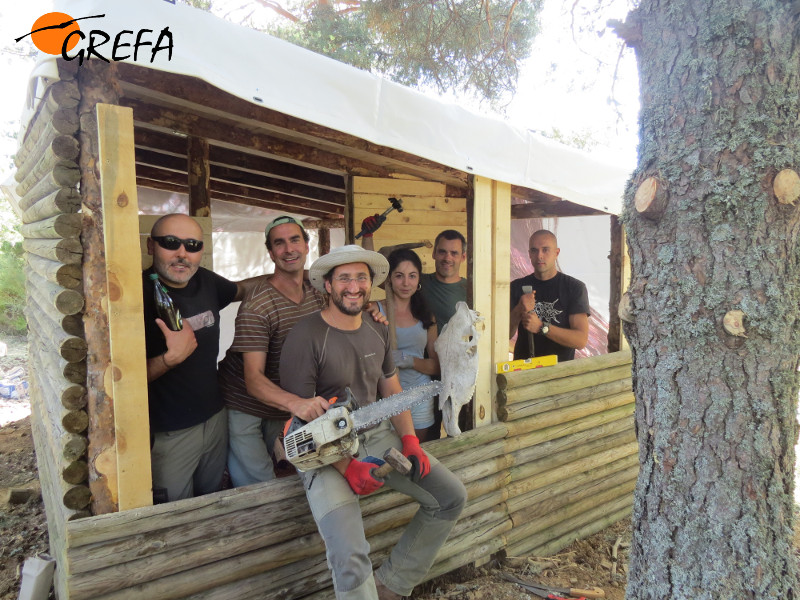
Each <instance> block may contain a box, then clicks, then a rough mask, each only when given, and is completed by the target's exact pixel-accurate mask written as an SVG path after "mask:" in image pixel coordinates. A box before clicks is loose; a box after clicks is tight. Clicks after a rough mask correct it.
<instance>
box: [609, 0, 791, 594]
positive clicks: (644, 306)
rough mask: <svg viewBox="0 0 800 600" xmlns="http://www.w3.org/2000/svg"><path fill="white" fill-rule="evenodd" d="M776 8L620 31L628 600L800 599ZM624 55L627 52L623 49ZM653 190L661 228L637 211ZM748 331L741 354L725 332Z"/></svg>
mask: <svg viewBox="0 0 800 600" xmlns="http://www.w3.org/2000/svg"><path fill="white" fill-rule="evenodd" d="M793 4H794V5H795V6H796V5H797V3H796V2H795V3H791V2H780V1H778V0H718V1H716V2H708V1H706V2H696V1H690V0H670V1H668V2H667V1H666V0H642V2H641V3H640V5H639V6H638V8H637V9H635V10H634V11H633V12H632V13H631V14H630V15H629V18H628V24H631V25H632V26H636V27H638V28H639V30H640V31H641V37H640V38H639V39H636V40H634V41H633V42H632V45H633V46H634V48H635V50H636V54H637V59H638V61H639V72H640V79H641V101H642V108H641V116H640V140H641V141H640V149H639V152H640V157H639V166H638V170H637V172H636V173H635V174H634V177H633V178H632V180H631V183H630V185H629V189H628V190H627V193H626V202H625V213H624V215H623V220H624V223H625V226H626V230H627V232H628V234H629V238H628V243H629V250H630V255H631V263H632V281H631V287H630V291H629V294H630V296H629V297H630V300H631V318H632V319H633V321H632V322H630V323H625V325H624V326H625V333H626V336H627V338H628V339H629V341H630V344H631V348H632V351H633V376H634V391H635V394H636V399H637V408H636V428H637V437H638V442H639V456H640V476H639V480H638V483H637V488H636V499H635V506H634V515H633V523H634V537H633V545H632V548H631V561H630V575H629V583H628V590H627V598H629V599H631V600H636V599H653V600H655V599H658V600H664V599H669V598H675V599H678V598H681V599H684V598H693V599H697V600H704V599H705V600H711V599H712V598H713V599H715V600H724V599H731V600H733V599H735V600H745V599H754V598H797V597H798V592H799V591H800V589H799V588H798V576H797V572H798V570H797V566H798V565H797V559H796V557H795V555H794V552H793V545H792V538H791V533H792V525H793V516H792V509H793V504H794V502H793V492H794V481H793V472H792V470H793V465H794V458H795V457H794V443H795V441H796V439H797V424H796V412H797V394H798V377H797V366H798V341H799V338H800V329H798V326H797V325H798V316H800V310H799V308H798V307H800V286H798V284H797V282H798V281H800V245H798V235H800V212H798V209H797V208H795V207H794V206H793V205H791V204H781V203H780V202H779V201H778V199H777V198H776V197H775V194H774V192H773V189H772V185H773V181H774V179H775V176H776V174H777V173H779V172H780V171H781V170H783V169H787V168H791V169H794V170H797V168H798V166H800V122H799V121H798V119H797V115H798V113H800V100H798V93H797V90H798V85H799V83H798V82H799V81H800V37H798V35H797V27H798V15H797V14H796V13H797V10H796V8H795V9H793V8H792V5H793ZM629 43H631V42H630V41H629ZM656 176H657V177H658V178H659V180H660V181H663V182H664V183H665V185H666V187H667V189H668V190H669V198H668V201H667V203H666V206H665V207H664V212H663V214H662V215H661V217H660V219H659V220H658V221H653V220H650V219H647V218H644V217H643V216H642V215H641V214H638V213H637V211H636V209H635V206H634V195H635V192H636V183H637V182H641V181H643V180H644V179H645V178H647V177H656ZM732 310H741V311H743V313H744V322H743V326H744V329H745V336H746V337H743V336H733V335H730V334H729V333H726V331H725V330H724V329H723V326H722V321H723V317H724V316H725V314H726V313H728V312H729V311H732Z"/></svg>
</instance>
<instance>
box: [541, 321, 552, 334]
mask: <svg viewBox="0 0 800 600" xmlns="http://www.w3.org/2000/svg"><path fill="white" fill-rule="evenodd" d="M548 331H550V324H549V323H542V328H541V329H540V330H539V333H540V334H541V335H547V332H548Z"/></svg>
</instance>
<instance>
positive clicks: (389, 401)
mask: <svg viewBox="0 0 800 600" xmlns="http://www.w3.org/2000/svg"><path fill="white" fill-rule="evenodd" d="M441 391H442V382H441V381H431V382H430V383H424V384H422V385H417V386H414V387H410V388H408V389H407V390H403V391H402V392H399V393H397V394H392V395H391V396H389V397H388V398H381V399H380V400H378V401H377V402H373V403H372V404H369V405H367V406H365V407H363V408H359V409H356V410H354V411H353V412H352V413H350V417H351V418H352V419H353V429H355V430H356V431H363V430H364V429H367V428H368V427H373V426H374V425H377V424H378V423H380V422H381V421H385V420H386V419H388V418H389V417H393V416H395V415H399V414H400V413H401V412H404V411H406V410H409V409H410V408H412V407H413V406H415V405H417V404H419V403H420V402H422V401H424V400H427V399H428V398H432V397H433V396H435V395H436V394H438V393H440V392H441Z"/></svg>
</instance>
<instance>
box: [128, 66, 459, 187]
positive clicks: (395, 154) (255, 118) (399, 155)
mask: <svg viewBox="0 0 800 600" xmlns="http://www.w3.org/2000/svg"><path fill="white" fill-rule="evenodd" d="M120 72H121V73H123V78H124V79H125V81H126V82H128V83H126V89H128V88H134V90H135V92H136V93H147V91H150V93H151V94H153V93H155V95H157V96H159V97H160V99H164V100H167V99H168V100H170V101H172V102H175V103H176V104H180V105H182V107H183V110H186V111H187V112H191V113H194V114H205V115H209V117H210V118H221V117H227V118H230V116H231V115H235V116H236V117H237V118H238V120H240V121H243V126H245V127H250V128H253V127H259V128H263V129H269V130H271V131H273V132H275V133H278V134H282V135H283V136H286V137H291V138H293V139H294V138H298V137H300V138H304V139H306V140H308V141H312V140H314V141H315V145H316V146H317V147H326V148H327V149H328V150H330V151H332V152H336V153H342V154H348V149H349V152H350V156H353V157H356V156H357V154H358V155H363V154H364V153H368V154H371V155H374V156H375V159H374V160H375V164H382V165H385V167H386V168H387V169H388V170H390V171H393V172H395V171H398V170H399V171H401V172H407V173H411V174H416V175H418V176H420V177H425V178H433V179H437V180H440V181H446V182H447V183H452V184H454V185H463V186H466V183H467V174H466V173H465V172H463V171H460V170H458V169H453V168H451V167H446V166H444V165H441V164H439V163H436V162H433V161H431V160H428V159H425V158H421V157H419V156H415V155H413V154H409V153H407V152H403V151H401V150H396V149H394V148H389V147H387V146H380V145H378V144H374V143H372V142H369V141H367V140H364V139H361V138H358V137H355V136H352V135H349V134H346V133H343V132H341V131H337V130H335V129H330V128H328V127H324V126H322V125H318V124H316V123H312V122H310V121H304V120H302V119H298V118H296V117H292V116H290V115H287V114H284V113H280V112H278V111H275V110H272V109H269V108H266V107H261V106H258V105H257V104H255V103H253V102H248V101H245V100H242V99H241V98H238V97H236V96H233V95H231V94H228V93H226V92H223V91H222V90H220V89H218V88H215V87H214V86H212V85H211V84H209V83H206V82H204V81H202V80H200V79H195V78H192V77H186V76H183V75H175V74H167V73H163V72H157V71H154V70H152V69H146V68H143V67H139V66H136V65H133V64H129V63H125V64H121V65H120ZM130 84H132V85H130ZM136 88H139V89H136ZM141 88H145V89H141ZM165 97H168V98H165ZM188 99H191V100H188ZM354 150H355V151H354ZM357 162H361V161H360V160H359V161H357ZM345 171H346V172H351V173H352V174H356V175H369V173H357V172H355V171H351V170H349V169H345ZM373 175H374V176H378V177H382V176H385V174H384V175H380V174H378V173H373Z"/></svg>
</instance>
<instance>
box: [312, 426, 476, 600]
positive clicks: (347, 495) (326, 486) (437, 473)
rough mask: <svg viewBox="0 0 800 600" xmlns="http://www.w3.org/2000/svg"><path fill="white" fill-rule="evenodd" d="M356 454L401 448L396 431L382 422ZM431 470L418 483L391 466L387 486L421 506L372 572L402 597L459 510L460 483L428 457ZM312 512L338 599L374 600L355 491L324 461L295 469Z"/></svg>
mask: <svg viewBox="0 0 800 600" xmlns="http://www.w3.org/2000/svg"><path fill="white" fill-rule="evenodd" d="M359 442H360V444H359V451H358V455H359V457H360V458H362V459H363V458H365V457H367V456H375V457H382V456H383V453H384V452H385V451H386V450H387V449H389V448H391V447H394V448H397V449H402V446H403V444H402V442H401V441H400V438H399V437H398V436H397V434H396V433H395V432H394V430H392V429H391V428H390V426H389V423H388V421H384V422H383V423H382V424H381V425H379V426H378V427H377V428H375V429H373V430H370V431H368V432H366V433H365V434H362V435H361V436H359ZM428 456H429V458H430V461H431V472H430V473H429V474H428V475H427V476H426V477H424V478H423V479H422V480H420V481H419V482H418V483H414V482H412V481H411V480H410V479H409V478H408V477H407V476H405V475H400V474H399V473H397V472H396V471H392V472H391V473H390V474H389V475H388V476H387V477H386V485H388V486H389V487H391V488H393V489H395V490H397V491H399V492H402V493H404V494H406V495H408V496H411V497H412V498H414V499H415V500H416V501H417V502H418V503H419V505H420V507H419V510H418V511H417V513H416V514H415V515H414V518H413V519H412V520H411V522H410V523H409V524H408V526H407V527H406V529H405V531H404V532H403V535H402V537H401V538H400V540H399V541H398V542H397V544H396V545H395V547H394V548H393V549H392V552H391V554H390V555H389V558H388V559H387V560H386V561H385V562H384V563H383V565H382V566H381V567H380V569H379V570H378V572H377V577H378V579H380V580H381V582H383V584H384V585H385V586H386V587H387V588H389V589H390V590H392V591H393V592H395V593H397V594H400V595H402V596H407V595H409V594H410V593H411V591H412V590H413V589H414V586H415V585H416V584H418V583H419V582H420V581H421V580H422V579H423V578H424V577H425V574H426V573H427V572H428V569H430V567H431V565H432V564H433V561H434V559H435V558H436V554H437V552H438V551H439V548H441V547H442V545H443V544H444V542H445V540H446V539H447V536H448V535H449V534H450V531H451V530H452V528H453V526H454V525H455V523H456V520H457V519H458V516H459V515H460V514H461V511H462V510H463V509H464V505H465V504H466V500H467V490H466V489H465V488H464V484H462V483H461V481H460V480H459V479H458V477H456V476H455V475H453V473H451V472H450V471H449V470H448V469H447V468H446V467H444V466H443V465H442V464H440V463H439V461H437V460H436V459H435V458H434V457H433V456H431V455H430V454H429V455H428ZM300 476H301V477H302V479H303V485H304V487H305V490H306V497H307V498H308V503H309V505H310V506H311V512H312V513H313V515H314V519H315V521H316V522H317V527H318V528H319V532H320V535H321V536H322V539H323V540H324V541H325V549H326V553H327V557H328V566H329V567H330V569H331V571H332V573H333V587H334V591H335V592H336V598H337V600H376V599H377V597H378V596H377V591H376V588H375V581H374V578H373V575H372V563H371V562H370V559H369V543H368V542H367V540H366V536H365V535H364V525H363V522H362V520H361V508H360V506H359V504H358V496H357V495H356V494H355V493H354V492H353V491H352V490H351V489H350V486H349V485H348V483H347V480H346V479H345V478H344V477H343V476H342V475H341V474H340V473H339V472H338V471H337V470H336V469H334V468H333V467H330V466H327V467H322V468H319V469H315V470H313V471H307V472H305V473H300Z"/></svg>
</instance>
